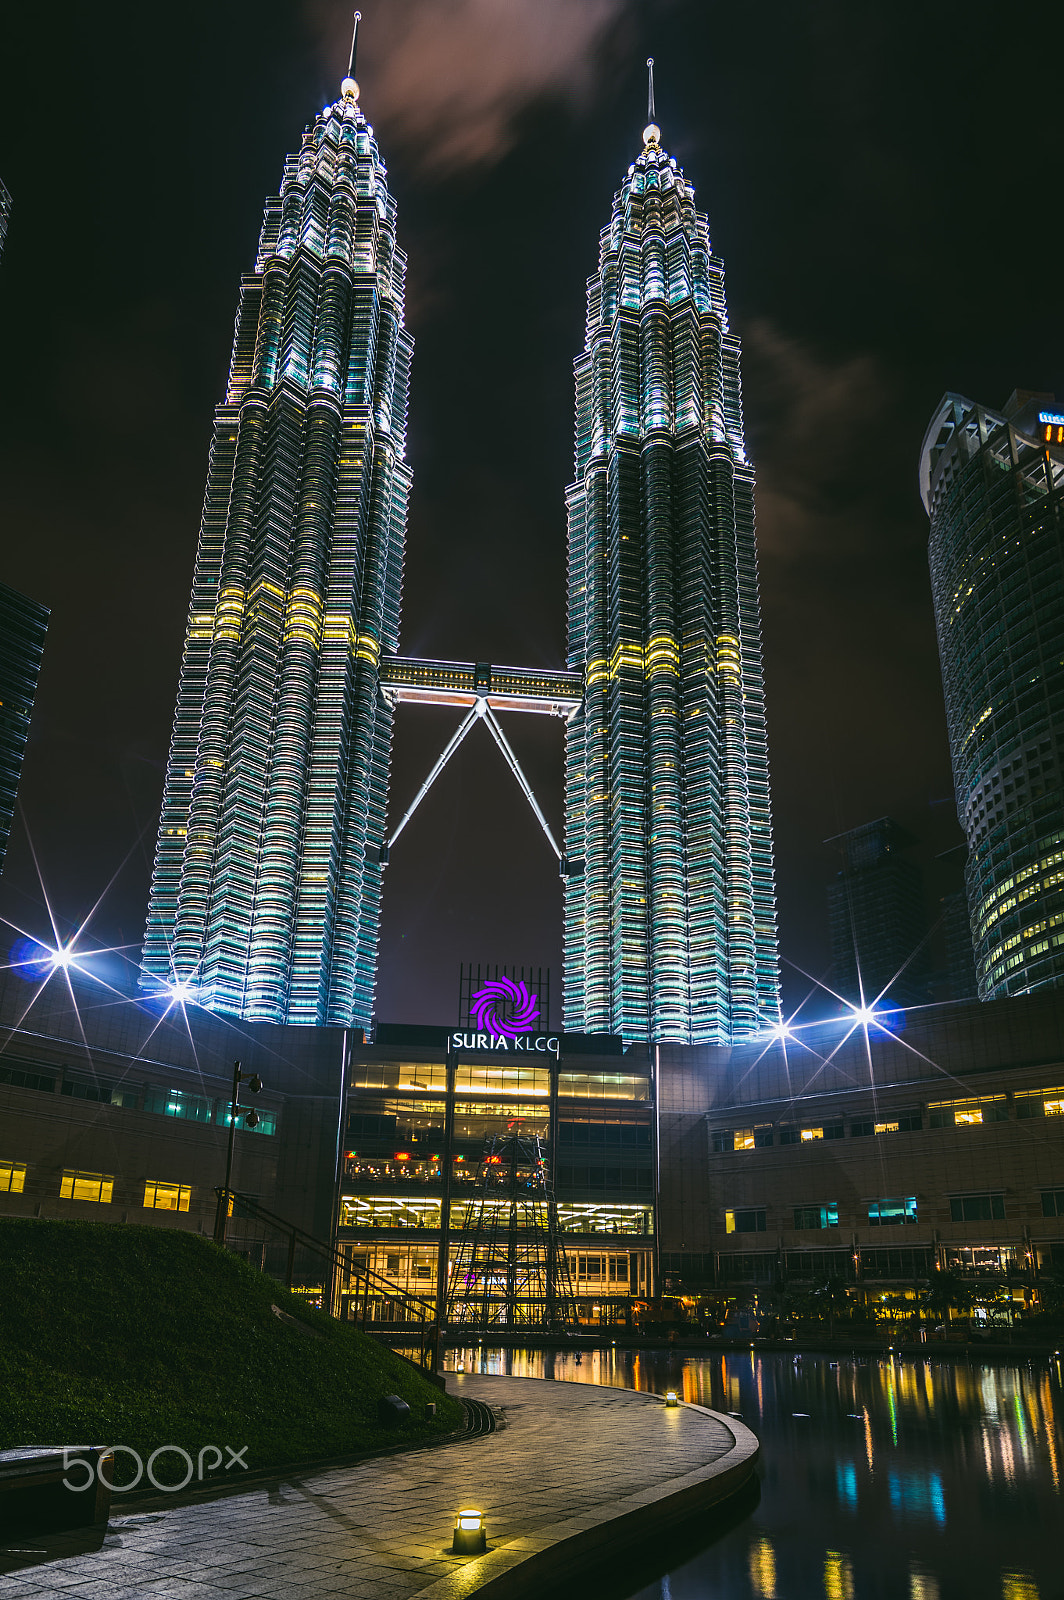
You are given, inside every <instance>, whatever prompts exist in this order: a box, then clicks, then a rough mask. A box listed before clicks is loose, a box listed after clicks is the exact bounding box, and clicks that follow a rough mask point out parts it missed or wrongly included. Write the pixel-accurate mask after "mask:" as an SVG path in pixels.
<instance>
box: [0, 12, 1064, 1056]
mask: <svg viewBox="0 0 1064 1600" xmlns="http://www.w3.org/2000/svg"><path fill="white" fill-rule="evenodd" d="M362 12H363V24H362V36H361V42H360V56H359V71H358V77H359V80H360V83H361V85H362V104H363V107H364V109H365V111H366V113H367V115H368V117H369V118H370V120H371V121H372V123H373V124H374V126H375V129H376V132H377V135H378V138H379V141H380V146H381V150H382V153H383V154H384V157H385V160H386V161H387V163H388V166H389V182H390V186H391V188H392V191H393V193H394V194H395V195H396V197H397V200H398V205H399V237H400V242H401V244H402V245H403V247H404V248H405V249H406V251H407V253H408V255H409V260H410V269H409V294H408V303H407V321H408V325H409V326H410V328H411V329H412V331H413V333H414V336H415V340H416V349H415V356H414V371H413V387H412V399H411V410H410V439H409V458H410V461H411V464H412V466H413V471H414V492H413V500H412V506H411V517H410V527H409V537H408V543H407V562H406V585H405V593H404V605H403V624H402V649H403V650H404V651H405V652H407V653H410V654H418V655H435V656H443V657H450V658H459V659H464V660H473V659H478V660H493V661H496V662H500V663H510V664H516V665H529V666H539V665H561V664H563V663H564V658H565V516H564V506H563V490H564V486H565V484H566V483H567V482H568V480H569V477H570V475H571V471H572V360H573V357H574V355H575V354H576V353H577V351H578V350H579V349H580V347H581V344H582V336H583V316H584V282H585V279H586V277H587V276H588V274H589V273H590V272H592V270H593V269H594V268H595V266H596V264H597V240H598V231H599V229H600V227H602V226H603V225H604V224H605V223H606V222H607V220H608V218H609V214H610V201H611V197H612V194H613V192H614V190H615V189H616V188H617V186H618V184H619V182H620V179H621V177H622V175H623V173H624V171H625V169H626V167H627V166H628V163H629V162H630V161H632V160H634V158H635V156H636V155H637V154H638V152H639V149H640V148H641V141H640V131H641V129H642V127H643V123H644V121H645V109H646V107H645V78H646V71H645V66H644V62H645V59H646V56H647V55H648V54H652V55H653V56H654V57H655V60H656V63H657V65H656V69H655V73H656V85H657V120H658V122H659V123H660V125H661V128H662V133H663V143H664V145H665V147H666V148H667V150H668V151H669V152H670V154H672V155H674V156H675V157H676V159H677V161H678V162H679V163H680V164H681V165H682V166H683V167H684V169H685V171H686V173H687V175H688V176H689V177H690V178H691V179H692V180H693V182H694V183H695V185H696V192H697V196H698V204H699V206H700V208H701V209H704V210H705V211H706V212H707V213H708V216H709V224H710V233H711V237H712V239H713V242H714V248H715V249H716V250H717V251H718V252H719V253H720V254H721V255H722V256H723V258H724V261H725V263H726V266H727V272H728V278H727V285H728V299H729V309H730V314H731V320H732V325H733V327H734V328H735V329H736V330H737V331H738V333H739V334H740V336H741V337H742V339H743V342H744V351H745V360H744V386H745V403H746V417H747V445H748V449H749V451H750V454H751V455H752V457H753V459H754V461H755V463H756V466H757V469H758V528H759V542H760V550H761V586H762V601H763V624H764V638H765V649H766V668H767V692H768V711H769V736H770V752H771V759H772V777H773V802H774V812H775V833H776V847H777V867H778V879H779V904H780V919H781V950H782V954H783V957H784V958H785V960H784V978H785V985H786V991H787V994H788V997H789V999H790V1000H791V1001H792V1003H796V1002H797V1001H798V1000H799V999H800V998H801V997H802V995H803V994H804V992H805V989H806V988H807V987H808V985H806V984H805V982H804V980H803V979H801V978H800V977H799V975H798V974H797V972H796V971H795V967H792V966H791V965H789V964H788V963H794V964H795V965H796V966H797V967H801V968H804V969H806V970H807V971H809V972H812V973H814V974H817V975H823V974H824V973H826V970H827V967H828V964H829V954H828V948H827V919H826V910H825V886H826V883H827V881H828V880H829V878H830V877H831V875H832V874H833V872H834V871H835V870H836V867H837V863H836V861H835V860H834V858H833V856H832V852H831V850H830V849H829V848H827V847H825V845H824V844H823V840H824V839H826V838H827V837H829V836H830V835H832V834H835V833H837V832H838V831H840V830H841V829H843V828H847V827H852V826H855V825H856V824H858V823H861V822H865V821H868V820H870V819H872V818H874V817H877V816H880V815H883V814H884V813H889V814H891V815H893V816H894V817H896V818H897V819H898V820H899V821H900V822H902V823H903V824H904V825H905V826H906V827H908V828H909V829H910V830H911V831H912V832H913V833H914V834H916V835H917V837H918V838H919V840H920V847H919V849H918V851H915V852H914V859H918V860H919V861H920V863H921V865H922V866H923V867H924V869H925V874H926V881H927V891H928V906H929V910H933V909H934V908H935V907H936V906H937V900H938V897H939V896H940V895H941V894H942V893H944V892H947V891H948V890H950V889H953V888H956V887H959V886H960V883H961V871H962V854H961V852H960V851H958V850H957V849H956V848H955V847H956V846H958V845H959V844H960V842H961V834H960V830H959V828H958V826H957V821H956V814H955V810H954V805H953V791H952V782H951V777H950V768H949V755H948V749H947V745H946V735H945V722H944V714H943V708H942V694H941V687H940V681H939V673H938V658H937V652H936V646H935V635H934V624H933V617H932V611H931V598H930V588H929V582H928V576H927V559H926V541H927V523H926V518H925V515H924V512H923V508H922V506H921V504H920V500H919V495H918V492H917V481H916V472H917V460H918V453H919V448H920V443H921V440H922V437H923V433H924V429H925V427H926V425H927V422H928V420H929V418H930V415H931V412H932V410H933V408H934V406H935V404H936V402H937V400H938V399H939V397H940V395H941V394H942V393H943V391H945V390H947V389H953V390H959V391H960V392H962V393H965V394H968V395H970V396H971V397H972V398H974V399H978V400H981V401H983V402H985V403H987V404H989V405H998V406H1000V405H1002V404H1003V403H1004V402H1005V400H1006V398H1007V396H1008V395H1009V393H1010V392H1011V390H1012V389H1013V388H1016V387H1020V388H1029V389H1041V390H1046V391H1050V392H1055V393H1056V394H1057V395H1061V396H1064V348H1062V340H1061V325H1060V317H1059V302H1060V298H1061V284H1062V266H1061V261H1062V252H1061V245H1062V237H1061V224H1060V210H1061V208H1060V202H1059V167H1060V152H1061V149H1062V136H1061V133H1060V118H1059V106H1060V60H1061V48H1060V47H1061V44H1062V43H1064V38H1062V36H1061V34H1062V30H1061V26H1060V24H1061V9H1060V8H1059V7H1058V6H1049V7H1046V6H1043V7H1041V8H1037V9H1035V8H1032V10H1031V12H1030V13H1029V14H1026V15H1025V14H1024V13H1021V12H1015V13H1011V14H1010V13H1008V12H1007V11H1003V10H1002V8H1001V7H1000V6H999V5H996V4H994V5H992V4H991V3H990V0H972V3H969V4H968V5H967V6H965V7H963V8H958V7H957V6H955V5H942V4H935V3H934V0H932V3H930V4H928V3H923V4H920V5H913V4H908V3H901V4H897V3H894V4H891V5H887V6H884V5H878V4H877V5H871V4H867V3H865V0H823V3H818V4H802V3H800V0H797V3H796V0H787V3H783V0H763V3H761V4H759V5H756V6H753V5H749V4H733V5H730V6H728V5H723V4H717V3H714V4H705V3H703V4H699V3H684V0H677V3H672V4H670V3H667V0H657V3H646V4H635V3H631V0H362ZM4 26H5V29H6V32H5V33H4V35H3V37H2V38H0V61H2V62H3V64H4V65H3V68H2V72H3V84H2V91H0V178H2V179H3V181H4V182H5V183H6V185H7V187H8V189H9V190H10V191H11V193H12V195H13V197H14V209H13V213H12V218H11V224H10V229H9V233H8V241H7V247H6V250H5V253H4V256H3V259H2V261H0V327H2V329H3V334H4V343H3V348H4V356H3V365H2V370H0V530H2V557H0V580H2V581H4V582H7V583H9V584H11V585H13V586H14V587H15V588H17V589H21V590H22V591H24V592H25V593H27V594H30V595H32V596H33V597H34V598H36V599H38V600H41V601H43V602H44V603H45V604H47V605H49V606H51V608H52V621H51V628H50V632H49V637H48V643H47V648H46V653H45V659H44V666H43V669H42V673H41V680H40V689H39V693H38V698H37V706H36V711H35V714H34V720H33V726H32V733H31V740H30V745H29V750H28V753H27V758H26V763H25V766H24V769H23V777H22V786H21V792H20V798H21V803H22V806H23V809H24V818H25V821H24V823H23V822H21V821H18V820H17V821H16V824H15V828H14V831H13V835H12V842H11V845H10V848H9V852H8V859H7V867H6V871H5V873H4V877H3V879H2V880H0V915H2V916H3V917H4V918H5V919H6V920H7V922H8V923H10V924H13V925H15V926H17V927H19V928H23V929H27V930H29V931H31V932H41V933H43V932H44V931H45V930H46V929H47V919H46V913H45V909H44V902H43V898H42V891H41V887H40V881H39V879H38V873H37V868H36V866H35V864H34V859H33V852H35V854H36V860H37V863H38V864H39V869H40V875H41V878H42V879H43V883H44V885H45V888H46V890H47V893H48V896H49V898H50V900H51V902H52V906H53V909H54V910H55V912H56V914H57V916H58V917H59V919H60V926H61V929H62V931H64V932H65V931H67V930H68V929H69V928H72V927H73V926H76V925H77V924H78V923H79V922H80V921H81V920H82V919H83V918H84V917H85V916H86V915H87V913H88V912H89V910H90V908H91V907H92V906H93V905H94V903H95V902H96V901H97V900H99V901H100V903H99V906H98V909H97V911H96V913H95V915H94V918H93V921H92V923H91V925H90V928H89V931H88V934H87V935H86V940H87V942H88V943H92V942H93V941H95V942H98V943H99V944H102V945H112V944H123V945H129V946H130V947H131V948H130V951H129V954H130V956H131V957H132V958H134V959H135V957H136V955H137V953H138V949H137V947H138V946H139V940H140V937H141V934H142V930H143V918H144V909H145V904H146V898H147V886H148V882H149V877H150V871H151V860H152V855H153V851H154V837H155V826H156V817H157V812H158V806H159V800H160V795H161V789H162V781H163V772H164V764H165V759H166V751H167V746H168V742H169V736H170V724H171V719H172V716H173V709H174V698H175V693H176V685H177V672H178V665H179V660H180V649H181V640H182V636H183V631H184V625H185V619H186V613H187V607H188V597H189V590H190V584H191V576H192V563H193V557H194V552H195V547H196V538H197V533H198V528H199V516H200V508H201V504H202V496H203V485H204V478H205V473H206V466H207V445H208V438H209V428H210V419H211V413H212V408H213V406H214V405H215V404H216V403H217V402H218V401H219V399H220V398H221V396H222V392H223V386H224V381H225V375H226V371H227V367H228V360H229V353H230V340H231V334H232V322H233V315H234V312H235V308H236V299H237V286H238V281H239V278H240V275H241V273H242V272H246V271H249V270H250V269H251V266H252V263H253V258H254V252H255V245H256V241H257V236H258V230H259V225H260V222H261V216H262V207H263V202H264V199H265V197H266V195H267V193H275V192H276V191H277V188H278V185H279V182H280V177H281V170H282V165H283V161H284V157H285V154H286V152H289V151H291V150H294V149H296V148H297V147H298V144H299V139H300V134H301V132H302V129H303V126H304V124H305V123H306V122H307V121H308V120H309V119H310V118H311V117H312V116H313V114H314V112H315V111H316V110H317V109H319V108H320V107H321V106H322V105H323V104H325V103H326V101H331V100H332V99H334V98H335V97H336V95H337V94H338V91H339V82H340V78H341V77H342V76H343V69H344V67H345V65H346V52H347V42H348V38H349V29H350V12H349V9H348V8H347V7H346V6H340V5H337V4H334V3H332V0H329V3H326V0H307V3H304V4H302V5H299V4H295V3H293V4H290V5H285V4H281V3H279V0H209V3H203V0H191V3H187V4H185V5H183V6H181V7H179V8H177V9H173V8H167V9H165V10H163V9H161V8H157V7H136V8H134V7H130V6H127V5H123V4H113V5H111V6H108V7H101V8H89V7H86V6H84V5H77V6H75V5H71V4H69V3H67V4H63V3H60V4H58V5H50V6H20V7H18V8H15V7H9V8H8V15H7V18H6V21H5V24H4ZM456 721H457V714H456V713H451V712H446V711H439V710H429V709H423V708H414V707H403V708H402V709H401V710H400V713H399V718H398V732H397V737H396V743H395V752H394V765H393V786H392V816H393V819H394V818H397V817H398V815H400V814H401V812H402V810H404V809H405V807H406V805H407V804H408V802H409V800H410V798H412V796H413V793H414V791H415V789H416V787H417V785H418V783H419V782H420V780H421V778H422V776H424V773H425V772H426V771H427V769H428V767H429V765H430V764H431V762H432V760H433V759H434V758H435V755H436V754H437V753H438V751H439V750H440V749H441V748H442V746H443V744H444V743H445V741H446V739H447V737H448V735H449V733H450V731H451V729H452V728H453V726H454V724H455V723H456ZM505 726H506V730H507V733H508V735H509V736H510V737H511V738H512V741H513V743H514V745H515V746H516V748H517V750H518V752H519V754H520V756H521V757H522V759H523V760H524V761H526V762H527V767H526V770H527V771H528V773H529V776H530V778H531V780H532V783H533V786H534V787H535V789H536V791H537V793H538V794H539V796H540V798H541V802H542V804H543V805H544V808H545V810H546V811H547V814H548V816H549V817H550V818H551V820H552V823H553V824H554V825H555V829H556V832H557V831H558V830H559V829H560V826H561V812H562V804H561V794H562V787H561V778H562V763H561V751H562V729H561V724H560V723H557V722H555V721H553V720H549V719H538V718H528V717H521V718H519V717H512V716H511V717H508V718H507V719H506V720H505ZM30 841H32V850H31V845H30ZM947 852H952V853H947ZM101 896H102V898H100V897H101ZM4 959H6V957H5V958H4ZM470 959H472V960H473V961H478V960H479V961H492V962H494V961H498V962H514V963H518V964H521V963H526V964H527V963H532V964H534V965H543V966H550V967H551V968H552V970H553V984H552V988H553V996H552V998H553V999H554V1007H553V1010H554V1017H553V1020H554V1022H555V1024H556V1023H557V1020H558V1015H557V1001H558V999H560V992H561V981H560V980H561V891H560V883H559V880H558V878H557V874H556V867H555V863H554V858H553V856H552V855H551V854H550V852H549V850H548V847H547V845H546V842H545V841H544V840H543V838H542V835H541V834H540V833H539V831H538V828H537V825H536V823H535V821H534V819H533V818H532V816H531V813H530V812H529V811H528V809H527V807H526V805H525V802H524V801H523V800H522V798H521V796H520V794H519V793H518V791H517V788H516V785H515V784H514V781H513V779H512V777H511V776H510V775H509V773H508V772H507V771H506V770H505V768H504V767H503V764H502V761H501V758H500V757H499V755H498V752H497V751H496V750H495V747H494V746H493V745H492V744H491V742H490V740H489V739H488V737H487V734H486V733H485V732H484V730H481V729H477V730H476V731H475V733H474V734H473V735H472V736H471V738H470V740H469V742H468V743H467V745H466V746H465V747H464V748H463V751H462V753H461V755H460V757H459V758H457V759H456V761H455V762H454V763H453V764H452V766H451V768H450V769H449V770H448V772H447V774H446V775H445V777H444V779H443V780H442V781H441V783H440V785H439V786H438V788H437V789H436V790H435V791H434V792H433V794H432V796H431V797H430V799H429V800H428V801H427V802H426V804H425V806H424V807H423V809H422V812H421V813H419V815H418V817H417V818H416V820H415V821H414V822H413V823H412V824H411V826H410V827H409V829H408V830H407V832H406V833H405V834H404V836H403V839H402V841H401V843H400V844H399V845H398V846H397V847H396V850H395V853H394V856H393V860H392V864H391V865H390V866H389V868H388V872H387V876H386V881H385V913H384V923H383V935H382V946H381V962H380V983H379V1004H378V1010H379V1014H380V1015H381V1016H382V1017H383V1018H385V1019H393V1020H396V1019H400V1018H401V1019H405V1020H409V1021H424V1022H431V1021H441V1022H451V1021H452V1020H453V1018H454V1013H455V1010H456V1006H457V987H458V963H459V961H460V960H470ZM131 970H132V969H131Z"/></svg>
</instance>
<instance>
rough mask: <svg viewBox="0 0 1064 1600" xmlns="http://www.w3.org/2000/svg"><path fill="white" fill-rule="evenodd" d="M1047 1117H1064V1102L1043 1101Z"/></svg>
mask: <svg viewBox="0 0 1064 1600" xmlns="http://www.w3.org/2000/svg"><path fill="white" fill-rule="evenodd" d="M1043 1104H1044V1106H1045V1108H1046V1116H1047V1117H1064V1100H1045V1101H1043Z"/></svg>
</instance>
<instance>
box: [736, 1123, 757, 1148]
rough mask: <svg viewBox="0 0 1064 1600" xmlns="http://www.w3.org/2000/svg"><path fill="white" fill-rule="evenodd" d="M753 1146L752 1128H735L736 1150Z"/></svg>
mask: <svg viewBox="0 0 1064 1600" xmlns="http://www.w3.org/2000/svg"><path fill="white" fill-rule="evenodd" d="M753 1148H754V1130H753V1128H736V1130H735V1145H734V1149H736V1150H752V1149H753Z"/></svg>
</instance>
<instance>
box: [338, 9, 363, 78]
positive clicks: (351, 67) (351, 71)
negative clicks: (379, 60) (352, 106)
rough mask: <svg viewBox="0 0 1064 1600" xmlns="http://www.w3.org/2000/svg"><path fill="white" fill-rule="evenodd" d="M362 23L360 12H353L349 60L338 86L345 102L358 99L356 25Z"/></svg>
mask: <svg viewBox="0 0 1064 1600" xmlns="http://www.w3.org/2000/svg"><path fill="white" fill-rule="evenodd" d="M361 21H362V13H361V11H356V12H355V26H354V29H353V31H352V34H351V59H350V61H349V62H348V64H347V77H346V78H345V79H344V81H343V83H342V84H341V85H340V93H341V94H342V95H343V97H344V99H345V100H357V99H358V82H357V80H356V78H355V65H356V62H357V59H358V25H359V23H360V22H361Z"/></svg>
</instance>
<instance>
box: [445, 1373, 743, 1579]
mask: <svg viewBox="0 0 1064 1600" xmlns="http://www.w3.org/2000/svg"><path fill="white" fill-rule="evenodd" d="M521 1381H522V1382H527V1383H549V1382H551V1381H552V1380H551V1379H548V1378H527V1379H522V1380H521ZM625 1393H626V1394H631V1395H638V1397H639V1399H641V1400H643V1401H645V1402H646V1403H647V1404H649V1405H664V1403H665V1402H664V1400H663V1399H662V1398H661V1397H660V1396H659V1395H650V1394H643V1393H641V1392H640V1391H639V1390H633V1389H628V1390H625ZM684 1410H685V1411H695V1412H699V1413H701V1415H702V1416H705V1417H711V1418H712V1419H713V1421H714V1422H718V1423H720V1424H721V1425H722V1427H724V1428H726V1429H727V1431H728V1432H729V1433H730V1434H731V1436H732V1439H733V1440H734V1441H735V1443H734V1447H733V1448H732V1449H731V1450H729V1451H728V1453H727V1455H725V1456H722V1457H720V1458H719V1459H718V1460H716V1461H711V1462H709V1463H708V1464H707V1465H706V1466H704V1467H698V1468H696V1469H695V1470H694V1471H693V1472H688V1473H685V1474H684V1475H683V1477H680V1478H674V1479H673V1480H672V1481H671V1482H670V1483H668V1484H666V1485H664V1486H662V1485H657V1486H655V1487H654V1488H652V1489H644V1490H641V1491H640V1492H639V1493H637V1494H632V1495H628V1496H627V1497H626V1498H625V1499H623V1500H618V1501H616V1502H615V1504H614V1505H613V1506H612V1507H611V1508H610V1509H609V1510H608V1511H605V1510H604V1509H603V1508H602V1507H599V1508H597V1509H596V1510H594V1511H587V1512H583V1513H581V1514H580V1515H579V1516H575V1517H570V1518H567V1519H566V1520H565V1521H564V1522H559V1523H555V1524H554V1526H553V1527H551V1528H543V1529H540V1530H539V1531H537V1532H535V1533H530V1534H526V1535H525V1536H524V1537H523V1538H520V1539H513V1540H511V1541H510V1542H509V1543H508V1544H503V1545H499V1546H498V1547H497V1548H496V1549H494V1550H489V1551H488V1553H487V1554H486V1555H483V1556H476V1557H475V1558H474V1559H473V1560H472V1561H466V1562H464V1563H463V1565H462V1566H461V1567H458V1568H456V1570H455V1571H454V1572H453V1573H448V1574H447V1576H446V1577H444V1578H438V1579H437V1580H436V1582H435V1583H432V1584H430V1585H429V1586H428V1588H426V1589H420V1590H419V1591H418V1595H417V1600H465V1597H466V1596H468V1595H476V1596H477V1597H478V1600H526V1597H528V1600H531V1597H532V1596H536V1597H537V1600H541V1596H542V1594H543V1593H544V1591H545V1590H546V1592H548V1593H549V1588H550V1585H552V1584H554V1583H557V1582H559V1581H560V1580H561V1579H562V1578H564V1579H565V1580H566V1581H567V1582H568V1581H570V1580H571V1579H573V1578H578V1577H580V1576H581V1575H582V1574H583V1573H585V1572H588V1571H589V1570H591V1569H592V1568H594V1567H597V1566H598V1565H599V1563H600V1562H601V1559H602V1557H603V1555H604V1554H606V1553H608V1554H609V1555H610V1556H611V1557H615V1556H616V1555H617V1554H618V1552H619V1551H621V1550H623V1549H624V1548H625V1547H626V1546H630V1545H635V1544H638V1543H639V1542H640V1541H641V1540H643V1539H644V1538H645V1537H646V1535H647V1534H648V1533H651V1532H654V1533H657V1532H660V1531H662V1530H663V1529H666V1528H670V1527H673V1526H674V1525H675V1524H676V1523H679V1522H682V1521H683V1520H684V1519H685V1518H687V1517H689V1516H691V1515H692V1514H693V1513H694V1512H696V1511H705V1510H708V1509H710V1507H712V1506H715V1505H718V1504H719V1503H720V1502H721V1501H722V1500H727V1499H728V1498H730V1496H731V1495H733V1494H736V1493H737V1492H738V1491H739V1490H740V1489H741V1488H742V1487H743V1486H744V1485H745V1484H746V1483H748V1482H749V1480H750V1478H751V1477H752V1476H753V1473H754V1470H755V1468H756V1466H757V1461H758V1456H759V1454H760V1451H761V1446H760V1444H759V1443H758V1441H757V1437H756V1435H754V1434H753V1433H751V1431H750V1429H749V1428H747V1427H745V1426H744V1424H743V1423H741V1422H738V1421H737V1420H736V1419H735V1418H734V1417H723V1416H721V1414H720V1412H719V1411H710V1410H709V1409H708V1408H707V1407H706V1406H697V1405H685V1406H684ZM488 1537H489V1539H490V1538H491V1528H490V1527H489V1528H488Z"/></svg>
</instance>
